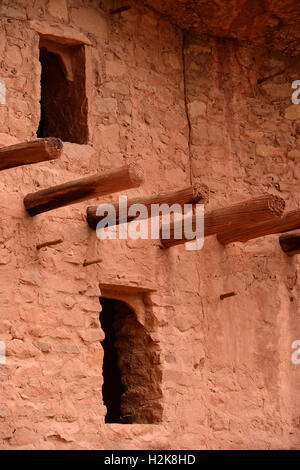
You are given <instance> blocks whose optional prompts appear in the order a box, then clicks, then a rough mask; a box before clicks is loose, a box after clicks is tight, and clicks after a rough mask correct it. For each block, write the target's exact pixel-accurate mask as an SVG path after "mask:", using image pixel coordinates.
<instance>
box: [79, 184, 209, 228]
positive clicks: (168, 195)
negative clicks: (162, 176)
mask: <svg viewBox="0 0 300 470" xmlns="http://www.w3.org/2000/svg"><path fill="white" fill-rule="evenodd" d="M208 195H209V190H208V187H207V186H206V185H205V184H196V185H194V186H188V187H187V188H184V189H181V190H179V191H169V192H165V193H160V194H156V195H155V196H147V197H136V198H133V199H129V200H128V201H127V207H128V208H129V207H131V206H132V205H133V204H143V205H144V206H146V207H147V209H148V210H149V209H151V205H152V204H168V205H172V204H176V203H177V204H180V205H181V206H183V205H184V204H196V203H197V202H199V201H202V202H203V203H206V202H208V197H209V196H208ZM97 208H98V206H89V207H88V208H87V212H86V220H87V223H88V224H89V226H90V227H91V228H92V229H96V227H97V224H98V222H100V220H102V219H103V218H104V217H105V216H104V215H103V216H97ZM114 208H115V211H116V222H117V225H118V224H119V223H120V220H119V203H118V202H116V203H114ZM136 217H137V215H136V216H132V217H129V216H128V217H127V222H131V221H132V220H134V219H135V218H136ZM123 222H124V221H122V220H121V223H123Z"/></svg>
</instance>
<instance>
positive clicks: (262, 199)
mask: <svg viewBox="0 0 300 470" xmlns="http://www.w3.org/2000/svg"><path fill="white" fill-rule="evenodd" d="M284 207H285V202H284V200H283V199H281V198H279V197H278V196H273V195H272V194H263V195H262V196H258V197H256V198H253V199H249V200H247V201H243V202H240V203H238V204H233V205H231V206H228V207H224V208H221V209H215V210H213V211H210V212H207V213H205V215H204V236H205V237H208V236H210V235H216V234H217V233H223V232H226V231H228V230H229V229H230V230H236V229H240V228H242V227H245V226H247V225H251V224H252V225H253V224H255V223H256V224H257V223H259V222H262V221H265V220H270V219H274V217H279V216H281V215H282V212H283V210H284ZM191 217H192V227H193V230H195V229H196V216H195V215H193V216H191ZM182 223H183V220H180V221H176V222H175V223H174V222H172V223H171V225H170V239H163V238H161V242H162V244H163V246H164V247H165V248H170V247H172V246H175V245H180V244H182V243H186V242H187V241H189V240H187V239H186V238H185V237H184V236H183V237H182V238H181V239H176V238H175V237H174V233H176V232H175V230H176V227H177V225H178V224H182ZM183 232H184V231H183V230H182V233H183Z"/></svg>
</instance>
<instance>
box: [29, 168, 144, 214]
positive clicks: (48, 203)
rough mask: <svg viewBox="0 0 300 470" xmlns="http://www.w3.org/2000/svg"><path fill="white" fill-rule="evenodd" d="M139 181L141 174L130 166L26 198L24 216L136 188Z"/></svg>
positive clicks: (142, 176) (138, 169)
mask: <svg viewBox="0 0 300 470" xmlns="http://www.w3.org/2000/svg"><path fill="white" fill-rule="evenodd" d="M143 180H144V175H143V170H142V169H141V168H140V167H139V166H138V165H136V164H130V165H128V166H124V167H121V168H118V169H116V170H113V171H109V172H106V173H103V174H96V175H93V176H87V177H86V178H81V179H78V180H74V181H69V182H68V183H63V184H59V185H58V186H53V187H51V188H47V189H42V190H41V191H37V192H35V193H30V194H27V196H25V198H24V205H25V209H26V210H27V212H28V213H29V214H30V215H32V216H33V215H37V214H41V213H42V212H47V211H50V210H53V209H56V208H58V207H63V206H68V205H70V204H76V203H77V202H81V201H85V200H87V199H93V198H96V197H99V196H105V195H107V194H112V193H115V192H118V191H123V190H126V189H131V188H136V187H138V186H140V185H141V184H142V182H143Z"/></svg>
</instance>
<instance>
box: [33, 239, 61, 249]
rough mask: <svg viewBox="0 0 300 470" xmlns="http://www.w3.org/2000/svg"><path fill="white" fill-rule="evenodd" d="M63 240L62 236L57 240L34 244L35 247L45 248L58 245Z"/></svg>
mask: <svg viewBox="0 0 300 470" xmlns="http://www.w3.org/2000/svg"><path fill="white" fill-rule="evenodd" d="M63 241H64V240H63V238H58V239H57V240H51V241H49V242H44V243H39V244H38V245H36V249H37V250H41V249H42V248H45V247H46V246H53V245H59V244H60V243H62V242H63Z"/></svg>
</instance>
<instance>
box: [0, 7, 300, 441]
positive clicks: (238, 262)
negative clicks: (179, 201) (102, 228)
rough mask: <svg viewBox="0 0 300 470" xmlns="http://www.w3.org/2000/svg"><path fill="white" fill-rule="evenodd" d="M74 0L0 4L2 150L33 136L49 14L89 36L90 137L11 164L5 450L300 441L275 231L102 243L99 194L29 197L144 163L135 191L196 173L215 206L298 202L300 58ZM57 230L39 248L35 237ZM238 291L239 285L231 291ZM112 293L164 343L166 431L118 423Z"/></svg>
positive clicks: (292, 336)
mask: <svg viewBox="0 0 300 470" xmlns="http://www.w3.org/2000/svg"><path fill="white" fill-rule="evenodd" d="M67 3H68V7H67V6H66V3H65V2H64V1H61V0H60V1H57V0H49V1H48V2H46V1H38V2H37V1H32V2H22V1H13V2H12V1H4V2H3V3H2V7H1V10H0V15H1V18H0V21H1V28H0V57H1V62H0V80H1V81H3V82H4V83H5V84H6V88H7V99H6V104H5V105H0V122H1V128H0V131H1V133H0V144H1V145H2V146H4V145H9V144H11V143H16V142H20V141H24V140H29V139H32V138H34V137H35V135H36V130H37V128H38V124H39V119H40V116H39V114H40V106H39V99H40V63H39V60H38V54H39V47H38V44H39V34H38V32H37V31H39V32H42V33H43V32H44V34H46V33H47V32H49V24H50V25H51V27H52V30H51V31H52V32H53V31H54V30H55V31H58V32H60V33H61V34H62V35H64V34H66V35H67V36H70V34H71V32H70V29H68V28H72V31H73V33H72V34H74V35H75V36H76V38H78V37H80V38H81V39H82V38H83V39H82V41H86V39H87V41H86V42H90V45H86V46H85V52H86V76H87V90H86V95H87V99H88V109H89V120H88V127H89V143H88V144H86V145H78V144H71V143H64V152H63V156H62V158H61V159H60V160H56V161H55V162H49V163H40V164H37V165H32V166H25V167H20V168H15V169H10V170H7V171H3V172H1V175H0V176H1V181H2V184H1V186H0V191H1V198H0V205H1V224H0V233H1V240H0V253H1V256H0V277H1V281H0V282H1V284H0V285H1V289H0V303H1V306H0V341H4V342H5V343H6V349H7V357H6V362H7V363H6V365H0V447H1V448H2V449H23V448H24V449H74V448H76V449H91V448H95V449H112V448H113V449H168V448H169V449H174V448H179V449H198V448H226V449H229V448H282V447H283V448H290V447H297V446H299V443H300V430H299V403H297V394H298V393H299V390H300V383H299V373H300V369H299V368H300V366H295V365H293V364H292V363H291V353H292V350H291V344H292V342H293V341H294V340H296V339H300V325H299V314H298V311H299V300H298V297H299V283H298V282H297V274H298V270H299V263H298V262H297V259H296V258H294V259H290V258H288V257H286V256H285V255H284V254H283V253H282V252H281V250H280V247H279V245H278V240H277V238H278V237H276V236H270V237H265V238H262V239H259V240H256V241H252V242H249V243H247V244H246V245H242V246H241V245H239V244H234V245H232V246H231V245H230V246H228V247H227V248H223V247H222V246H221V245H220V244H219V243H218V242H217V241H216V239H215V238H214V237H211V238H209V239H207V240H206V241H205V245H204V248H203V250H201V251H199V252H196V251H194V252H191V251H186V250H185V249H184V246H181V247H175V248H172V249H170V250H162V249H161V247H160V246H159V243H158V241H155V240H154V241H151V240H119V241H117V240H106V241H101V242H100V241H99V240H98V239H97V238H96V234H95V232H94V231H92V230H91V229H89V227H88V226H87V223H86V221H85V211H86V207H87V205H88V202H87V203H81V204H76V205H73V206H69V207H66V208H61V209H57V210H55V211H51V212H49V213H45V214H42V215H38V216H36V217H33V218H32V217H30V216H28V215H27V214H26V213H25V210H24V208H23V197H24V195H25V194H27V193H28V192H32V191H35V190H38V189H41V188H46V187H49V186H52V185H55V184H59V183H62V182H66V181H69V180H72V179H75V178H79V177H81V176H84V175H89V174H93V173H95V172H96V171H99V172H102V171H107V170H109V169H111V168H116V167H118V166H121V165H122V164H124V163H129V162H137V163H139V164H140V165H141V166H143V168H144V171H145V174H146V181H145V183H144V185H143V186H142V187H140V188H139V189H136V190H131V191H128V192H125V193H124V194H125V195H128V196H135V195H149V194H155V193H157V192H159V191H165V190H168V189H174V188H180V187H182V186H184V185H187V184H189V183H190V182H191V181H192V182H194V181H197V180H199V181H201V182H204V183H206V184H207V185H208V186H209V188H210V190H211V196H210V202H209V207H210V208H214V207H220V206H222V205H226V204H230V203H231V202H236V201H239V200H241V199H245V198H246V197H248V196H249V197H250V196H252V195H253V196H254V195H257V194H260V193H261V192H265V191H268V192H271V193H274V194H278V195H280V196H282V197H284V199H285V200H286V202H287V208H288V209H294V208H296V207H298V205H299V178H300V159H299V157H300V139H299V119H300V106H299V108H297V106H296V105H291V101H290V97H291V83H292V81H293V80H296V79H299V78H300V61H299V60H298V59H295V58H288V57H284V56H279V55H278V54H276V53H271V52H267V51H265V50H262V49H259V50H255V49H251V47H250V46H244V45H241V44H240V45H239V44H237V43H235V42H231V41H226V42H225V41H224V42H223V41H221V40H214V39H208V38H206V39H205V38H202V39H201V38H193V39H189V40H188V41H187V42H186V44H185V48H183V37H182V33H181V31H180V30H178V29H176V28H175V27H173V26H172V25H170V24H169V23H168V22H167V21H166V20H165V19H163V18H161V17H160V16H159V15H158V14H156V13H155V12H153V11H151V10H148V9H145V8H143V7H141V6H140V5H138V4H133V5H132V8H131V9H130V10H129V11H127V12H124V13H122V14H121V15H117V16H111V15H109V13H108V11H109V8H110V4H109V2H101V3H102V5H103V9H101V7H99V2H96V1H95V2H85V1H79V0H74V1H71V0H69V1H68V2H67ZM24 4H26V5H27V6H25V5H24ZM58 25H59V26H58ZM57 34H58V33H57ZM183 57H184V61H183ZM253 58H254V59H255V60H254V59H253ZM277 72H282V73H280V74H277ZM268 76H270V77H273V78H270V79H268V80H265V81H263V82H262V83H258V82H257V79H262V78H266V77H268ZM70 119H76V116H70ZM106 200H107V201H109V200H116V195H115V196H112V197H111V198H107V199H106ZM102 201H103V200H101V202H102ZM96 202H97V201H96V200H93V201H92V203H93V204H94V203H95V204H96ZM99 202H100V200H99ZM60 237H63V238H64V242H63V243H62V244H60V245H57V246H55V247H52V248H45V249H43V250H40V251H39V252H37V250H36V244H37V243H41V242H43V241H46V240H49V239H55V238H60ZM97 258H101V259H102V262H101V263H100V264H96V265H91V266H88V267H83V266H82V263H83V261H84V260H85V259H97ZM118 285H121V286H122V287H116V286H118ZM100 289H101V290H102V292H101V290H100ZM230 290H235V291H236V292H237V294H238V295H237V296H235V297H232V298H229V299H225V300H223V301H221V300H220V298H219V296H220V294H222V293H225V292H228V291H230ZM101 293H102V295H104V296H110V295H114V294H115V297H116V298H120V299H123V300H126V301H128V302H129V303H130V305H132V307H133V308H134V309H135V311H136V314H137V317H138V320H139V321H140V323H141V324H142V325H144V327H145V329H146V330H147V332H148V333H149V335H150V336H151V338H152V340H153V341H154V342H155V343H156V344H158V345H159V347H160V364H159V367H160V369H161V371H162V385H161V386H162V406H163V418H162V422H161V423H160V424H105V423H104V416H105V413H106V409H105V407H104V406H103V403H102V397H101V385H102V360H103V350H102V347H101V345H100V341H101V340H102V339H103V332H102V331H101V329H100V325H99V310H100V306H99V296H100V295H101Z"/></svg>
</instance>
